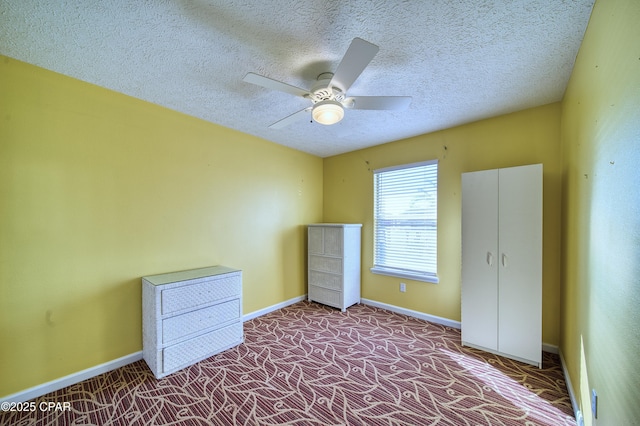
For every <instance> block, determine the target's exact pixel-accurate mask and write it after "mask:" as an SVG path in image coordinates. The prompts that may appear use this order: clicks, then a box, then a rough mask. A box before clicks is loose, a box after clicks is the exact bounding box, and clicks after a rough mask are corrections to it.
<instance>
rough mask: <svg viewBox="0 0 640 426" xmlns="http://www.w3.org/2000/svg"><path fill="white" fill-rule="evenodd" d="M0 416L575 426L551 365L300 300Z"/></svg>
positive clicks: (396, 318)
mask: <svg viewBox="0 0 640 426" xmlns="http://www.w3.org/2000/svg"><path fill="white" fill-rule="evenodd" d="M42 402H44V403H49V402H56V403H63V402H67V403H70V409H69V410H65V411H41V410H36V411H33V412H27V413H7V412H5V413H0V424H2V425H42V426H44V425H55V424H59V425H234V424H237V425H281V424H288V425H345V424H346V425H456V426H458V425H469V426H477V425H545V426H546V425H548V426H551V425H553V426H557V425H575V424H576V422H575V420H574V418H573V414H572V409H571V403H570V400H569V396H568V394H567V390H566V386H565V382H564V379H563V375H562V368H561V366H560V363H559V360H558V357H557V356H556V355H552V354H548V353H545V354H544V358H543V368H542V369H538V368H536V367H533V366H529V365H525V364H522V363H520V362H517V361H511V360H509V359H506V358H503V357H499V356H495V355H492V354H487V353H484V352H481V351H479V350H475V349H471V348H466V347H465V348H463V347H461V344H460V331H459V330H456V329H453V328H448V327H444V326H441V325H438V324H433V323H429V322H425V321H421V320H417V319H415V318H410V317H406V316H403V315H399V314H395V313H391V312H389V311H385V310H382V309H378V308H374V307H371V306H366V305H356V306H353V307H351V308H349V309H348V310H347V312H345V313H342V312H340V311H339V310H336V309H333V308H328V307H325V306H322V305H318V304H315V303H308V302H300V303H296V304H295V305H292V306H290V307H287V308H284V309H281V310H279V311H276V312H273V313H270V314H267V315H264V316H262V317H259V318H256V319H254V320H251V321H248V322H246V323H245V343H244V344H242V345H240V346H238V347H236V348H233V349H230V350H228V351H225V352H223V353H221V354H218V355H216V356H214V357H211V358H208V359H206V360H204V361H202V362H200V363H198V364H196V365H194V366H192V367H189V368H187V369H185V370H182V371H180V372H178V373H175V374H172V375H170V376H168V377H166V378H164V379H161V380H156V379H155V378H154V377H153V375H152V374H151V371H150V370H149V369H148V367H147V366H146V364H145V363H144V361H139V362H136V363H133V364H130V365H127V366H125V367H122V368H119V369H117V370H114V371H112V372H109V373H105V374H102V375H100V376H97V377H95V378H92V379H90V380H86V381H84V382H81V383H78V384H76V385H73V386H70V387H68V388H65V389H62V390H60V391H57V392H53V393H51V394H48V395H45V396H42V397H40V398H38V399H36V400H35V403H36V405H37V406H38V405H39V404H40V403H42Z"/></svg>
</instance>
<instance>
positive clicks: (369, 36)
mask: <svg viewBox="0 0 640 426" xmlns="http://www.w3.org/2000/svg"><path fill="white" fill-rule="evenodd" d="M593 2H594V0H456V1H451V0H428V1H427V0H405V1H389V0H386V1H385V0H358V1H333V0H311V1H303V0H274V1H267V0H265V1H258V0H233V1H231V0H228V1H214V0H152V1H140V0H108V1H105V0H81V1H80V0H0V53H1V54H3V55H6V56H9V57H12V58H15V59H18V60H22V61H25V62H29V63H31V64H34V65H37V66H40V67H44V68H47V69H50V70H53V71H56V72H59V73H62V74H65V75H68V76H71V77H75V78H77V79H80V80H84V81H86V82H89V83H93V84H96V85H98V86H102V87H106V88H108V89H112V90H115V91H117V92H121V93H124V94H127V95H130V96H133V97H136V98H139V99H143V100H146V101H149V102H153V103H156V104H159V105H162V106H165V107H167V108H170V109H173V110H176V111H180V112H182V113H185V114H189V115H192V116H195V117H198V118H201V119H204V120H207V121H210V122H213V123H217V124H220V125H222V126H226V127H230V128H233V129H237V130H240V131H242V132H245V133H249V134H252V135H256V136H259V137H262V138H264V139H267V140H270V141H273V142H276V143H279V144H282V145H286V146H289V147H293V148H295V149H299V150H301V151H306V152H309V153H311V154H315V155H318V156H322V157H326V156H330V155H335V154H339V153H344V152H348V151H353V150H356V149H360V148H365V147H368V146H373V145H378V144H382V143H385V142H390V141H393V140H398V139H402V138H406V137H411V136H415V135H419V134H424V133H428V132H432V131H436V130H440V129H445V128H449V127H452V126H456V125H460V124H463V123H468V122H471V121H475V120H479V119H483V118H487V117H492V116H496V115H500V114H505V113H509V112H513V111H518V110H522V109H525V108H530V107H534V106H538V105H543V104H547V103H551V102H556V101H559V100H561V99H562V96H563V95H564V91H565V88H566V85H567V81H568V79H569V76H570V74H571V70H572V68H573V64H574V60H575V57H576V55H577V53H578V49H579V47H580V43H581V41H582V37H583V35H584V32H585V29H586V26H587V23H588V20H589V16H590V14H591V9H592V7H593ZM355 37H360V38H363V39H365V40H367V41H369V42H371V43H374V44H376V45H378V46H379V47H380V51H379V52H378V54H377V55H376V56H375V57H374V59H373V60H372V61H371V63H370V64H369V66H368V67H367V68H366V69H365V70H364V72H363V73H362V74H361V76H360V77H359V78H358V80H356V82H355V83H354V84H353V86H352V87H351V89H350V90H349V95H352V96H355V95H364V96H375V95H380V96H383V95H384V96H389V95H392V96H393V95H398V96H413V101H412V103H411V105H410V106H409V108H408V109H407V110H405V111H362V110H347V111H346V114H345V118H344V119H343V120H342V121H341V122H340V123H338V124H336V125H333V126H322V125H320V124H317V123H313V122H310V121H308V120H303V121H299V122H297V123H294V124H292V125H291V126H288V127H286V128H284V129H278V130H275V129H269V128H268V126H269V125H270V124H272V123H274V122H276V121H278V120H279V119H281V118H284V117H286V116H288V115H290V114H292V113H294V112H296V111H299V110H300V109H303V108H305V107H306V106H309V105H310V103H309V101H308V100H305V99H303V98H299V97H294V96H292V95H289V94H286V93H280V92H274V91H269V90H267V89H264V88H261V87H259V86H255V85H252V84H249V83H245V82H243V81H242V78H243V77H244V76H245V75H246V74H247V73H248V72H255V73H257V74H262V75H264V76H267V77H270V78H272V79H276V80H280V81H283V82H286V83H288V84H291V85H294V86H298V87H302V88H304V89H309V88H311V86H312V85H313V83H314V81H315V79H316V77H317V76H318V74H320V73H322V72H326V71H330V72H332V71H334V70H335V68H336V67H337V65H338V64H339V62H340V60H341V59H342V56H343V55H344V53H345V52H346V50H347V48H348V47H349V44H350V42H351V40H352V39H353V38H355Z"/></svg>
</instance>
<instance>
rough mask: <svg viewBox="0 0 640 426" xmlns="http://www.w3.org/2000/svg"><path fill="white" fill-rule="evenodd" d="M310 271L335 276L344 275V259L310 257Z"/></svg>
mask: <svg viewBox="0 0 640 426" xmlns="http://www.w3.org/2000/svg"><path fill="white" fill-rule="evenodd" d="M309 269H313V270H316V271H323V272H331V273H333V274H341V273H342V259H340V258H335V257H325V256H313V255H311V256H309Z"/></svg>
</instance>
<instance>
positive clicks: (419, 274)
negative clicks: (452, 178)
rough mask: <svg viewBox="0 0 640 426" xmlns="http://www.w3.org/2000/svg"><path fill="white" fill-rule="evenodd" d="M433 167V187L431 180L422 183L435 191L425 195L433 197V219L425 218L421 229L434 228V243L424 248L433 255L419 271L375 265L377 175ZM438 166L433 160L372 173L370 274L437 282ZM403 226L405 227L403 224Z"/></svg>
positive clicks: (428, 230)
mask: <svg viewBox="0 0 640 426" xmlns="http://www.w3.org/2000/svg"><path fill="white" fill-rule="evenodd" d="M433 165H435V167H436V170H435V185H434V184H433V183H434V180H433V179H430V180H428V181H425V182H424V183H425V184H427V185H428V184H429V183H431V185H429V186H431V187H432V188H435V190H434V189H431V190H430V191H428V193H427V194H431V196H433V195H435V208H434V209H432V210H435V219H433V218H431V219H429V218H427V217H425V218H424V219H423V220H424V221H425V222H426V223H425V224H424V225H423V226H422V227H421V232H425V233H427V232H433V227H435V242H433V244H431V245H429V243H426V244H425V247H427V246H429V247H432V248H433V251H434V254H433V255H431V256H429V257H428V260H426V261H425V262H424V263H423V264H422V267H421V268H420V269H417V268H416V269H407V268H402V267H400V265H398V264H396V265H393V264H389V263H387V264H377V263H376V262H379V261H380V259H379V258H378V251H379V247H378V231H379V230H378V227H379V226H378V223H379V221H380V218H379V217H378V211H379V209H378V198H379V191H378V179H379V175H380V174H381V173H385V172H394V171H399V170H406V169H413V168H416V167H424V166H433ZM438 166H439V164H438V160H437V159H434V160H428V161H420V162H417V163H410V164H402V165H398V166H392V167H384V168H380V169H376V170H374V171H373V267H372V268H371V269H370V271H371V272H372V273H374V274H379V275H386V276H392V277H399V278H407V279H411V280H415V281H423V282H429V283H434V284H437V283H438V282H439V278H438V273H437V270H438V201H437V200H438V174H439V167H438ZM433 193H435V194H433ZM428 197H429V195H425V198H428ZM424 214H425V215H426V214H427V210H425V212H424ZM409 220H410V219H409ZM413 222H415V220H413ZM429 222H430V223H431V225H428V224H427V223H429ZM405 226H407V225H406V224H405ZM423 249H424V248H423ZM414 254H418V255H420V252H419V251H417V250H416V251H415V253H414ZM380 263H382V262H380ZM429 264H430V265H432V266H433V267H432V268H428V267H427V265H429ZM429 269H433V270H429Z"/></svg>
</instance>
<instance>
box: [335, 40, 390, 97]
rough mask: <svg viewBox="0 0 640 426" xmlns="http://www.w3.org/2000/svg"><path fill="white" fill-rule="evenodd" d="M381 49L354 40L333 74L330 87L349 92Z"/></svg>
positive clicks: (362, 41)
mask: <svg viewBox="0 0 640 426" xmlns="http://www.w3.org/2000/svg"><path fill="white" fill-rule="evenodd" d="M378 50H380V48H379V47H378V46H376V45H375V44H372V43H369V42H368V41H365V40H362V39H361V38H358V37H356V38H354V39H353V41H352V42H351V44H350V45H349V48H348V49H347V53H345V54H344V57H343V58H342V61H340V65H338V68H337V69H336V72H335V73H333V78H332V79H331V83H329V85H330V86H333V87H337V88H339V89H340V90H342V92H343V93H344V92H346V91H347V90H349V88H350V87H351V85H352V84H353V82H354V81H356V79H357V78H358V77H359V76H360V74H361V73H362V71H364V69H365V68H366V67H367V65H369V62H371V60H372V59H373V57H374V56H376V53H378Z"/></svg>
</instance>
